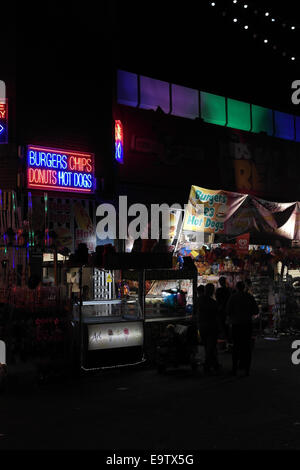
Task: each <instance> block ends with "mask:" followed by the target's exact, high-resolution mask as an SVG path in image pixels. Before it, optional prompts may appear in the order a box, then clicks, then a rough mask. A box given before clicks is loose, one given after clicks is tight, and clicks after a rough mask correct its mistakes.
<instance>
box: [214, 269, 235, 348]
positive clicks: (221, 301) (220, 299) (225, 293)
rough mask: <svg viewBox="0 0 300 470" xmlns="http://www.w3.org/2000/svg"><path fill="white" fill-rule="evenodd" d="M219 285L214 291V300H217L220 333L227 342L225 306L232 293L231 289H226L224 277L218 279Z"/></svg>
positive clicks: (227, 327)
mask: <svg viewBox="0 0 300 470" xmlns="http://www.w3.org/2000/svg"><path fill="white" fill-rule="evenodd" d="M219 284H220V286H221V287H219V288H218V289H217V290H216V300H217V304H218V309H219V314H220V322H221V328H222V333H223V335H224V337H225V339H226V340H227V341H228V340H229V326H228V324H227V322H226V317H227V313H226V305H227V302H228V299H229V297H230V295H231V294H232V292H231V289H230V288H229V287H227V284H226V277H224V276H221V277H220V279H219Z"/></svg>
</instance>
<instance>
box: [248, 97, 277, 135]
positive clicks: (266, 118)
mask: <svg viewBox="0 0 300 470" xmlns="http://www.w3.org/2000/svg"><path fill="white" fill-rule="evenodd" d="M252 132H266V133H267V134H268V135H273V112H272V109H268V108H263V107H262V106H256V105H254V104H253V105H252Z"/></svg>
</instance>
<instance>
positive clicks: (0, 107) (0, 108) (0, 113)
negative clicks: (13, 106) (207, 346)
mask: <svg viewBox="0 0 300 470" xmlns="http://www.w3.org/2000/svg"><path fill="white" fill-rule="evenodd" d="M5 114H6V109H5V104H4V103H0V119H4V118H5Z"/></svg>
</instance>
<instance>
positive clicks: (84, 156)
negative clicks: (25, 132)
mask: <svg viewBox="0 0 300 470" xmlns="http://www.w3.org/2000/svg"><path fill="white" fill-rule="evenodd" d="M27 187H28V188H32V189H42V190H53V191H71V192H81V193H92V192H94V189H95V177H94V156H93V155H92V154H90V153H82V152H73V151H69V150H57V149H49V148H44V147H37V146H33V145H30V146H28V147H27Z"/></svg>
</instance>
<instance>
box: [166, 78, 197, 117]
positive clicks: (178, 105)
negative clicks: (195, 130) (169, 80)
mask: <svg viewBox="0 0 300 470" xmlns="http://www.w3.org/2000/svg"><path fill="white" fill-rule="evenodd" d="M172 114H173V115H174V116H180V117H184V118H189V119H195V118H197V117H199V92H198V90H193V89H192V88H186V87H184V86H180V85H172Z"/></svg>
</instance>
